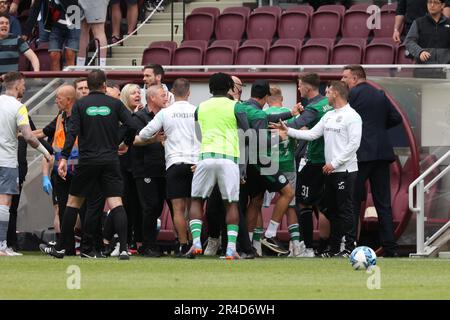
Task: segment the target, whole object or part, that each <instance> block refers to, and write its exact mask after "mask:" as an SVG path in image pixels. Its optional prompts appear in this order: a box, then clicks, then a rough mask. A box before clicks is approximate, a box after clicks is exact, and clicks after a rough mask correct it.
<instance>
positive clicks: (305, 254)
mask: <svg viewBox="0 0 450 320" xmlns="http://www.w3.org/2000/svg"><path fill="white" fill-rule="evenodd" d="M315 256H316V255H315V254H314V249H313V248H305V250H304V251H303V252H302V253H301V254H300V255H298V256H296V257H297V258H314V257H315Z"/></svg>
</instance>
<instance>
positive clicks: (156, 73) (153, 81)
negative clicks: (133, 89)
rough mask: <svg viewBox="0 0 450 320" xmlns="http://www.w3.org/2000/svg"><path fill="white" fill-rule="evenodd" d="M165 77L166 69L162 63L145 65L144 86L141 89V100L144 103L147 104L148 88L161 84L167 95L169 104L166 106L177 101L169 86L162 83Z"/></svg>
mask: <svg viewBox="0 0 450 320" xmlns="http://www.w3.org/2000/svg"><path fill="white" fill-rule="evenodd" d="M163 78H164V69H163V67H162V66H161V65H160V64H156V63H154V64H149V65H146V66H145V67H144V79H143V80H144V88H142V90H141V102H142V105H144V106H145V105H146V104H147V101H146V98H145V97H146V96H147V95H146V88H149V87H151V86H153V85H161V86H162V87H163V89H164V92H165V93H166V95H167V105H166V107H168V106H170V105H171V104H172V103H174V102H175V97H174V96H173V93H172V92H170V91H169V89H168V88H167V86H166V85H165V84H164V83H162V79H163Z"/></svg>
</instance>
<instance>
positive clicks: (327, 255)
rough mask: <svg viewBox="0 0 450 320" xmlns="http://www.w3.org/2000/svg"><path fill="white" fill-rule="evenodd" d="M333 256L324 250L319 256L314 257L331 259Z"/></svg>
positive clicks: (333, 254)
mask: <svg viewBox="0 0 450 320" xmlns="http://www.w3.org/2000/svg"><path fill="white" fill-rule="evenodd" d="M335 255H336V254H335V253H332V252H331V251H330V250H325V251H324V252H322V253H321V254H318V255H317V256H316V257H319V258H325V259H327V258H333V257H334V256H335Z"/></svg>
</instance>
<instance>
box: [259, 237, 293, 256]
mask: <svg viewBox="0 0 450 320" xmlns="http://www.w3.org/2000/svg"><path fill="white" fill-rule="evenodd" d="M261 244H262V245H263V246H265V247H266V248H267V249H269V250H272V251H273V252H276V253H281V254H287V253H289V250H286V249H285V248H284V247H283V245H282V244H281V242H280V241H278V239H276V238H275V237H274V238H262V239H261Z"/></svg>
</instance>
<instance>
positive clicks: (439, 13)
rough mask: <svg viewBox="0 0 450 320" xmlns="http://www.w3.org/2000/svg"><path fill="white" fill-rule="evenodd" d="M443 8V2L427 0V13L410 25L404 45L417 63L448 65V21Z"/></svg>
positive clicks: (449, 53)
mask: <svg viewBox="0 0 450 320" xmlns="http://www.w3.org/2000/svg"><path fill="white" fill-rule="evenodd" d="M444 7H445V2H444V0H428V1H427V8H428V13H427V14H426V15H425V16H423V17H420V18H418V19H416V20H414V22H413V23H412V25H411V29H410V30H409V32H408V35H407V36H406V39H405V44H406V49H407V50H408V51H409V52H410V53H411V55H412V56H413V57H414V59H415V60H416V62H417V63H420V64H448V63H450V19H449V18H447V17H445V16H444V15H443V10H444Z"/></svg>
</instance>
